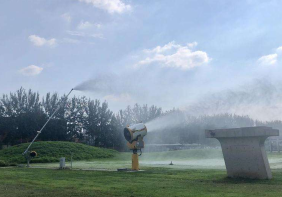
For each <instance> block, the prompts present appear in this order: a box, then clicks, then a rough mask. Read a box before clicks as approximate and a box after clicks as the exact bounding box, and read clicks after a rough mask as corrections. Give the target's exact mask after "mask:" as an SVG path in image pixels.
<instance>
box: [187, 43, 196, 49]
mask: <svg viewBox="0 0 282 197" xmlns="http://www.w3.org/2000/svg"><path fill="white" fill-rule="evenodd" d="M187 46H188V47H189V48H194V47H196V46H198V43H197V42H192V43H188V44H187Z"/></svg>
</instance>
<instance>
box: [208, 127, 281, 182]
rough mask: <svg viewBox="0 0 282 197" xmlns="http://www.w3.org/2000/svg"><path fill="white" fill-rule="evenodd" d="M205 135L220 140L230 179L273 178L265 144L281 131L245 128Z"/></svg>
mask: <svg viewBox="0 0 282 197" xmlns="http://www.w3.org/2000/svg"><path fill="white" fill-rule="evenodd" d="M205 135H206V137H207V138H216V139H217V140H219V142H220V144H221V148H222V152H223V157H224V161H225V165H226V170H227V175H228V177H234V178H235V177H242V178H251V179H271V178H272V174H271V171H270V166H269V162H268V159H267V155H266V151H265V149H264V142H265V140H266V138H268V137H269V136H279V130H277V129H272V128H271V127H264V126H261V127H243V128H233V129H215V130H206V132H205Z"/></svg>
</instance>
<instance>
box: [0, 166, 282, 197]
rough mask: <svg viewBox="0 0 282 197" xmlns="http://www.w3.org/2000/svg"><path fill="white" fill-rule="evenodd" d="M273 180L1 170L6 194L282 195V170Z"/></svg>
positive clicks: (192, 173) (159, 171) (182, 173)
mask: <svg viewBox="0 0 282 197" xmlns="http://www.w3.org/2000/svg"><path fill="white" fill-rule="evenodd" d="M273 176H274V178H273V179H272V180H270V181H268V180H264V181H258V180H243V179H235V180H234V179H228V178H226V173H225V171H224V170H175V169H167V168H147V169H146V171H143V172H134V173H132V172H131V173H130V172H109V171H82V170H79V171H77V170H51V169H23V168H1V169H0V196H3V197H25V196H34V197H38V196H40V197H45V196H46V197H47V196H48V197H49V196H54V197H55V196H56V197H57V196H64V197H67V196H84V197H88V196H107V197H110V196H123V197H143V196H144V197H145V196H147V197H166V196H168V197H170V196H171V197H173V196H177V197H181V196H191V197H192V196H193V197H194V196H203V197H207V196H214V197H218V196H228V197H229V196H230V197H232V196H249V197H250V196H256V197H258V196H268V197H271V196H275V197H278V196H281V194H282V186H281V183H282V171H278V170H275V171H274V172H273Z"/></svg>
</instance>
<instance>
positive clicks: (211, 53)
mask: <svg viewBox="0 0 282 197" xmlns="http://www.w3.org/2000/svg"><path fill="white" fill-rule="evenodd" d="M281 9H282V1H279V0H276V1H275V0H269V1H255V0H238V1H226V0H201V1H199V0H176V1H171V0H155V1H152V0H142V1H137V0H60V1H58V0H48V1H46V0H21V1H17V0H2V1H1V2H0V30H1V31H0V41H1V45H0V68H1V72H0V83H1V86H0V93H1V94H3V93H9V92H10V91H15V90H17V89H19V88H20V87H24V88H26V89H28V88H31V89H33V90H35V91H39V92H40V93H42V94H45V93H46V92H59V93H60V94H64V93H67V92H68V91H69V90H70V89H71V88H72V87H75V86H76V85H77V84H79V83H81V82H83V81H85V80H88V79H92V78H97V77H99V76H106V77H107V76H108V74H111V75H114V76H115V77H113V78H114V80H111V79H109V81H110V82H111V83H114V84H112V85H115V88H114V89H115V91H106V90H105V91H102V92H76V94H77V95H80V96H82V95H86V96H87V97H91V98H99V99H102V100H107V101H108V102H109V104H110V107H111V108H112V109H114V110H117V109H119V108H123V107H125V106H126V105H127V104H133V103H135V102H138V103H141V104H144V103H148V104H156V105H159V106H162V107H164V108H171V107H183V106H186V105H189V103H191V102H194V101H195V100H197V98H199V97H201V96H202V95H205V94H208V93H211V92H218V91H222V90H226V89H232V88H236V87H239V86H244V84H245V83H250V82H252V81H253V80H256V79H261V78H263V79H265V78H267V79H268V78H269V79H271V80H279V79H280V73H281V71H282V69H281V57H282V47H281V46H282V39H281V35H282V23H281V19H282V12H281ZM279 47H281V48H279ZM109 78H110V77H109ZM125 78H126V79H127V80H124V79H125Z"/></svg>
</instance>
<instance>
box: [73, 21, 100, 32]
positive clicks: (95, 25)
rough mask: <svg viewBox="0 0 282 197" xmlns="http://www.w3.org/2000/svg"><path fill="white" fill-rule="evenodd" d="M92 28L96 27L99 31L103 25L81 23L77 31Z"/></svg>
mask: <svg viewBox="0 0 282 197" xmlns="http://www.w3.org/2000/svg"><path fill="white" fill-rule="evenodd" d="M92 27H96V28H97V29H100V28H101V27H102V25H101V24H93V23H90V22H88V21H81V22H80V23H79V25H78V26H77V29H80V30H84V29H89V28H92Z"/></svg>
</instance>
